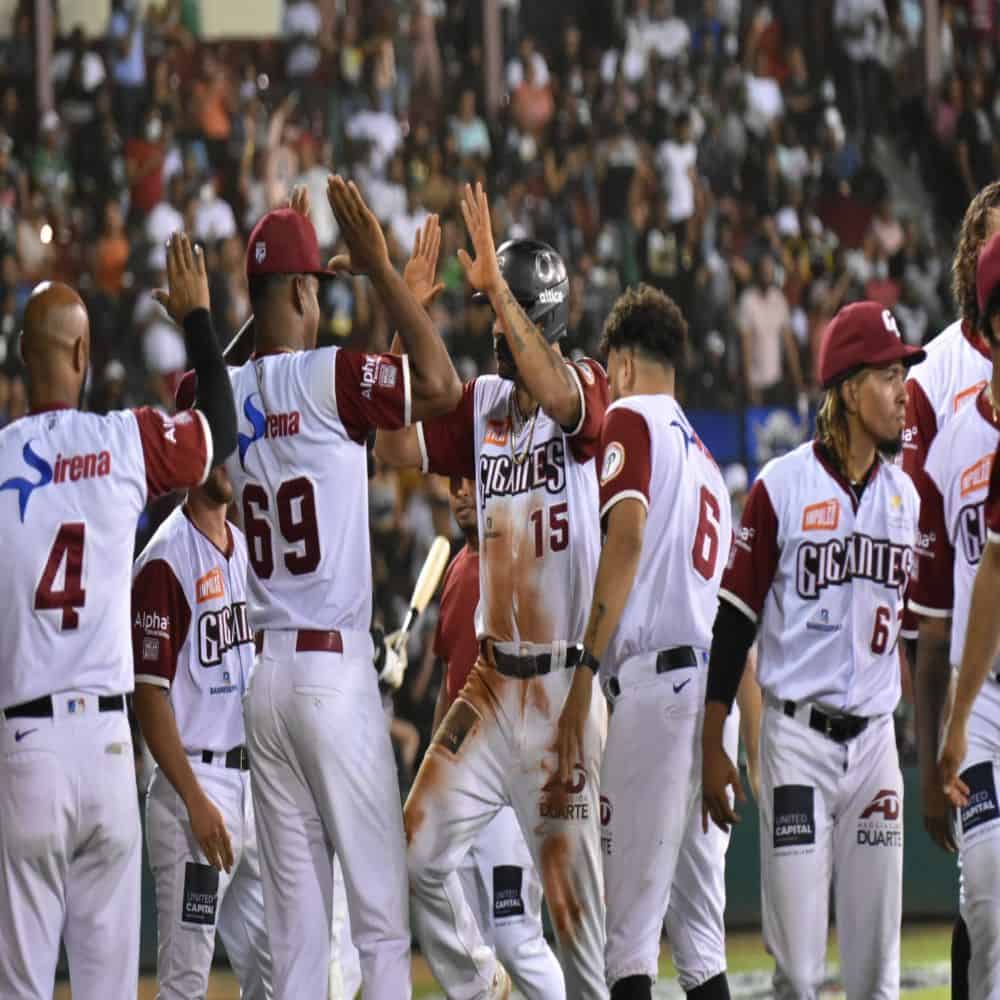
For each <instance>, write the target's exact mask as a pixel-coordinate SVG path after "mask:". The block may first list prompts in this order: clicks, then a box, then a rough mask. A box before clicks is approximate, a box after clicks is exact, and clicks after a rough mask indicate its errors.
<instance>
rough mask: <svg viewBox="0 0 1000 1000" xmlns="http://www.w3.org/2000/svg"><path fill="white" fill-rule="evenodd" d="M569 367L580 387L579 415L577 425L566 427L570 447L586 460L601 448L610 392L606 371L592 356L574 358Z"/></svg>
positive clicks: (580, 459)
mask: <svg viewBox="0 0 1000 1000" xmlns="http://www.w3.org/2000/svg"><path fill="white" fill-rule="evenodd" d="M569 370H570V371H571V372H572V373H573V377H574V378H575V379H576V383H577V387H578V388H579V390H580V419H579V421H578V422H577V425H576V427H574V428H572V429H570V430H567V435H568V437H569V450H570V452H572V455H573V457H574V458H575V459H576V460H577V461H578V462H586V461H589V460H590V459H591V458H594V456H595V455H597V453H598V452H599V451H600V448H601V426H602V424H603V423H604V411H605V410H607V408H608V402H609V400H610V398H611V392H610V390H609V388H608V376H607V374H606V373H605V371H604V369H603V368H602V367H601V366H600V365H599V364H598V363H597V362H596V361H594V360H593V358H583V360H581V361H575V362H573V363H572V364H570V366H569Z"/></svg>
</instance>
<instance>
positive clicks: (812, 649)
mask: <svg viewBox="0 0 1000 1000" xmlns="http://www.w3.org/2000/svg"><path fill="white" fill-rule="evenodd" d="M919 506H920V502H919V499H918V497H917V491H916V488H915V487H914V485H913V482H912V481H911V480H910V477H909V476H908V475H906V473H905V472H903V470H902V469H900V468H898V467H897V466H895V465H892V464H890V463H888V462H886V461H884V460H882V459H881V458H878V459H877V460H876V463H875V465H874V467H873V469H872V471H871V473H870V475H869V479H868V481H867V483H866V485H865V486H864V489H863V490H862V492H861V495H860V497H858V496H857V494H856V493H855V491H854V489H853V488H852V487H851V484H850V483H849V482H847V480H846V479H845V478H844V476H842V475H841V473H840V472H839V471H838V469H837V468H836V466H835V464H834V463H833V462H832V461H831V460H830V459H829V458H828V456H827V454H826V452H825V450H824V449H823V447H822V446H821V445H820V444H819V443H818V442H812V441H810V442H807V443H805V444H803V445H800V446H799V447H798V448H796V449H795V450H794V451H792V452H790V453H789V454H787V455H783V456H782V457H781V458H777V459H775V460H774V461H772V462H769V463H768V464H767V465H766V466H765V467H764V469H763V470H762V471H761V474H760V477H759V478H758V479H757V481H756V482H755V483H754V485H753V489H752V490H751V491H750V495H749V497H748V498H747V505H746V508H745V510H744V512H743V520H742V522H741V524H740V527H739V528H738V529H737V531H736V535H735V537H734V539H733V548H732V551H731V553H730V558H729V565H728V567H727V568H726V572H725V574H724V576H723V578H722V589H721V590H720V592H719V596H720V597H721V598H723V599H724V600H727V601H729V602H730V603H731V604H733V605H734V606H735V607H737V608H738V609H739V610H740V611H742V612H743V613H744V614H746V615H747V616H748V617H749V618H750V619H751V620H753V621H754V622H757V621H758V620H759V623H760V631H759V659H758V665H757V674H758V679H759V681H760V685H761V687H762V688H763V689H764V690H765V691H766V692H768V693H769V694H770V695H772V696H773V697H775V698H778V699H781V700H791V701H815V702H818V703H820V704H822V705H824V706H826V707H828V708H829V709H831V710H834V711H837V712H847V713H851V714H854V715H862V716H877V715H884V714H887V713H890V712H892V711H893V710H894V709H895V707H896V704H897V702H898V701H899V695H900V680H899V662H898V658H897V654H896V639H897V635H898V632H899V622H900V619H901V617H902V613H903V600H904V593H905V590H906V587H907V584H908V582H909V578H910V572H911V569H912V566H913V548H914V545H915V543H916V536H917V519H918V514H919Z"/></svg>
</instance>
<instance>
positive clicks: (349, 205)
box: [326, 175, 392, 275]
mask: <svg viewBox="0 0 1000 1000" xmlns="http://www.w3.org/2000/svg"><path fill="white" fill-rule="evenodd" d="M326 196H327V198H328V199H329V201H330V208H332V209H333V214H334V216H336V219H337V223H338V225H339V226H340V234H341V236H342V237H343V238H344V242H345V243H346V244H347V251H348V252H347V253H346V254H338V255H337V256H336V257H333V258H331V259H330V262H329V263H328V264H327V267H328V268H329V269H330V270H331V271H348V272H350V273H351V274H368V275H372V274H374V273H375V272H376V271H380V270H385V269H391V268H392V263H391V261H390V260H389V248H388V247H387V246H386V242H385V234H384V233H383V232H382V227H381V226H380V225H379V221H378V219H376V218H375V215H374V213H373V212H372V210H371V209H370V208H369V207H368V206H367V205H366V204H365V200H364V198H362V197H361V192H360V191H359V190H358V187H357V185H356V184H355V183H354V181H345V180H344V178H343V177H340V176H339V175H331V176H330V177H329V179H328V180H327V182H326Z"/></svg>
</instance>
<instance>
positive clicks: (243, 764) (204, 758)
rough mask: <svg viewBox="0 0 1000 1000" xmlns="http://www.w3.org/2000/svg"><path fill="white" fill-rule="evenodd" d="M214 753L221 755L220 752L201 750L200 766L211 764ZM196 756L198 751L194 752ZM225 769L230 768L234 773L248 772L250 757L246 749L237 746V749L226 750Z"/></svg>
mask: <svg viewBox="0 0 1000 1000" xmlns="http://www.w3.org/2000/svg"><path fill="white" fill-rule="evenodd" d="M216 753H222V751H221V750H202V751H201V762H202V764H211V763H212V762H213V761H214V760H215V755H216ZM197 754H198V751H197V750H195V755H196V756H197ZM226 767H231V768H232V769H233V770H234V771H249V770H250V757H249V756H248V754H247V748H246V747H244V746H238V747H233V748H232V749H231V750H227V751H226Z"/></svg>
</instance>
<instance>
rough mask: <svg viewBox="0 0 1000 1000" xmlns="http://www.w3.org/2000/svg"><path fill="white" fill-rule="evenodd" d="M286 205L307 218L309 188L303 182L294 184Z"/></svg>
mask: <svg viewBox="0 0 1000 1000" xmlns="http://www.w3.org/2000/svg"><path fill="white" fill-rule="evenodd" d="M288 207H289V208H290V209H291V210H292V211H293V212H298V213H299V215H304V216H305V217H306V218H307V219H308V218H309V209H310V205H309V188H307V187H306V186H305V184H296V185H295V187H293V188H292V196H291V198H289V199H288Z"/></svg>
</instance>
